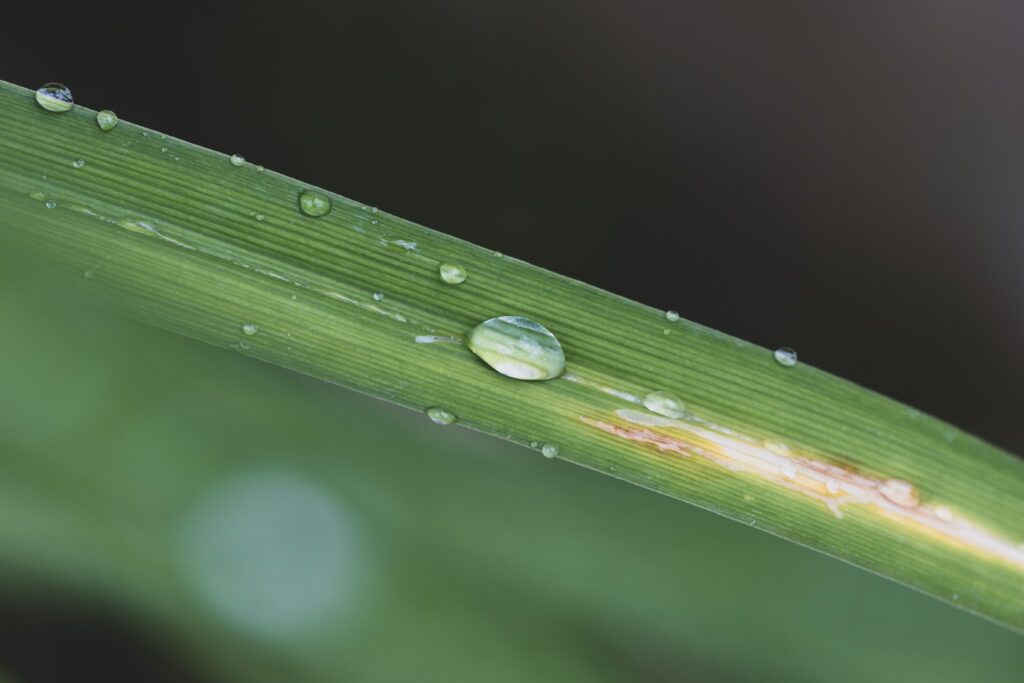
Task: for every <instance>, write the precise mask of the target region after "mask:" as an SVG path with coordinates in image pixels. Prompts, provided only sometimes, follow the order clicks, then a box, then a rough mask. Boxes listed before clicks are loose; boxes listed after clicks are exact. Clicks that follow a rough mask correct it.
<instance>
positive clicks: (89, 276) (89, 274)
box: [82, 270, 96, 280]
mask: <svg viewBox="0 0 1024 683" xmlns="http://www.w3.org/2000/svg"><path fill="white" fill-rule="evenodd" d="M95 274H96V273H95V271H92V270H87V271H85V272H84V273H82V277H84V278H85V279H86V280H91V279H92V276H93V275H95Z"/></svg>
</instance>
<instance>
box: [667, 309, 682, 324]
mask: <svg viewBox="0 0 1024 683" xmlns="http://www.w3.org/2000/svg"><path fill="white" fill-rule="evenodd" d="M665 319H666V320H668V321H669V322H670V323H675V322H679V314H678V313H676V312H675V311H665Z"/></svg>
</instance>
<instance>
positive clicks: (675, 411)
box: [644, 391, 686, 418]
mask: <svg viewBox="0 0 1024 683" xmlns="http://www.w3.org/2000/svg"><path fill="white" fill-rule="evenodd" d="M644 408H647V410H649V411H651V412H652V413H657V414H658V415H662V416H664V417H671V418H680V417H682V416H683V415H686V406H684V405H683V402H682V401H680V400H679V398H678V397H677V396H675V394H670V393H669V392H667V391H652V392H651V393H649V394H647V395H646V396H644Z"/></svg>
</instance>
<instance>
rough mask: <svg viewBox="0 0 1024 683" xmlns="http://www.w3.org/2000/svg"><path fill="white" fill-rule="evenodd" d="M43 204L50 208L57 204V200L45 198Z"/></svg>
mask: <svg viewBox="0 0 1024 683" xmlns="http://www.w3.org/2000/svg"><path fill="white" fill-rule="evenodd" d="M45 206H46V208H47V209H52V208H53V207H55V206H57V202H55V201H53V200H52V199H47V200H46V204H45Z"/></svg>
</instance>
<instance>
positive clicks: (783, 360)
mask: <svg viewBox="0 0 1024 683" xmlns="http://www.w3.org/2000/svg"><path fill="white" fill-rule="evenodd" d="M775 360H776V362H778V364H779V365H781V366H783V367H786V368H791V367H793V366H794V365H796V351H795V350H794V349H791V348H789V347H788V346H783V347H782V348H781V349H775Z"/></svg>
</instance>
